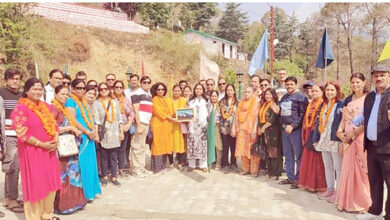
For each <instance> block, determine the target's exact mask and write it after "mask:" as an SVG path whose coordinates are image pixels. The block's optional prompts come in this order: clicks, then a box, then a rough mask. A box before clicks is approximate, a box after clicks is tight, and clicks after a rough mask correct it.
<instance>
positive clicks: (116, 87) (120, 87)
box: [115, 86, 123, 89]
mask: <svg viewBox="0 0 390 220" xmlns="http://www.w3.org/2000/svg"><path fill="white" fill-rule="evenodd" d="M115 89H123V87H122V86H115Z"/></svg>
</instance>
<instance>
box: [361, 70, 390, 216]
mask: <svg viewBox="0 0 390 220" xmlns="http://www.w3.org/2000/svg"><path fill="white" fill-rule="evenodd" d="M371 77H372V81H373V84H374V85H375V89H374V91H371V92H370V93H369V94H368V95H367V96H366V99H365V100H364V113H363V117H359V116H357V117H355V118H354V120H353V122H354V124H355V125H359V124H364V148H365V149H366V151H367V167H368V178H369V182H370V191H371V200H372V204H371V207H370V208H369V210H368V212H367V213H365V214H360V215H357V216H356V219H379V218H381V213H382V210H383V191H384V189H383V181H384V182H385V183H386V186H387V189H388V190H387V202H386V207H385V211H386V216H385V219H390V194H389V193H390V191H389V189H390V135H389V134H390V88H389V86H390V69H389V68H388V67H386V66H384V65H377V66H375V67H374V68H373V70H372V72H371ZM359 119H360V120H359ZM359 121H360V122H359Z"/></svg>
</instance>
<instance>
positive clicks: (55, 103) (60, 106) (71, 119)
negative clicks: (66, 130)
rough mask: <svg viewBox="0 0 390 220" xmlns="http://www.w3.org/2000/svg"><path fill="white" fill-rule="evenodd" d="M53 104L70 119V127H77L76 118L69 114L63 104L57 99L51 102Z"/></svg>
mask: <svg viewBox="0 0 390 220" xmlns="http://www.w3.org/2000/svg"><path fill="white" fill-rule="evenodd" d="M51 103H52V104H53V105H54V106H55V107H56V108H58V109H59V110H61V112H62V114H64V115H65V117H66V118H67V119H68V121H69V125H70V126H75V125H76V123H75V120H74V118H73V117H72V116H71V115H70V114H69V111H68V109H67V108H65V107H64V105H63V104H62V103H60V102H59V101H58V100H57V99H53V100H52V101H51Z"/></svg>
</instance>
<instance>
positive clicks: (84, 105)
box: [70, 94, 94, 130]
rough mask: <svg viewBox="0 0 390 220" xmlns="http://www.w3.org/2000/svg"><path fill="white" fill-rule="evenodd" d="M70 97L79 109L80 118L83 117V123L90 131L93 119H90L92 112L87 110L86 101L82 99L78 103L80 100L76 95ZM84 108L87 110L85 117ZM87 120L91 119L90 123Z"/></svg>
mask: <svg viewBox="0 0 390 220" xmlns="http://www.w3.org/2000/svg"><path fill="white" fill-rule="evenodd" d="M70 97H71V98H72V99H73V100H74V101H75V102H76V105H77V106H78V107H79V109H80V112H81V116H82V117H83V119H84V121H85V123H86V124H87V126H88V128H89V129H91V130H92V129H93V126H94V123H93V119H91V118H92V112H91V110H90V109H89V108H88V103H87V101H86V100H85V99H84V98H81V102H80V99H79V98H78V97H77V96H76V95H74V94H72V95H70ZM84 107H85V108H86V109H87V115H85V110H84ZM87 116H88V118H87ZM89 119H91V122H90V120H89Z"/></svg>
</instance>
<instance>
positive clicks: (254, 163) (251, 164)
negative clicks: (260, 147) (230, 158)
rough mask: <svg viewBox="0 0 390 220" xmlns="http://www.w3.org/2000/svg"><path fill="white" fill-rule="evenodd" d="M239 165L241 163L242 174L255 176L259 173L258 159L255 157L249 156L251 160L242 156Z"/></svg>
mask: <svg viewBox="0 0 390 220" xmlns="http://www.w3.org/2000/svg"><path fill="white" fill-rule="evenodd" d="M241 163H242V172H244V173H251V174H252V175H257V174H258V173H259V163H260V157H258V156H255V155H251V158H248V157H246V156H242V157H241Z"/></svg>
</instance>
